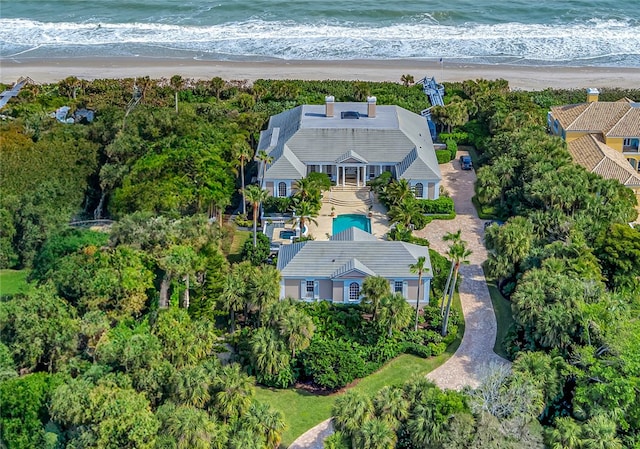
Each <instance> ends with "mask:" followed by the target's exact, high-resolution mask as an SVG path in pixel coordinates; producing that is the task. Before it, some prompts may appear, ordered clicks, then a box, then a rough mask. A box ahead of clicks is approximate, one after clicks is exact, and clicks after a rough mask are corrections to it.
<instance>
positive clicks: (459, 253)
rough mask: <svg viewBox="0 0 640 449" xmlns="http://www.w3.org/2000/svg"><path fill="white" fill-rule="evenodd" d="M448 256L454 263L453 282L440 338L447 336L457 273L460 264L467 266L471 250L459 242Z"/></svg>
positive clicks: (452, 247)
mask: <svg viewBox="0 0 640 449" xmlns="http://www.w3.org/2000/svg"><path fill="white" fill-rule="evenodd" d="M450 255H451V257H452V259H453V261H454V262H455V266H454V268H453V282H452V283H451V285H450V286H449V299H448V301H447V308H446V310H445V312H444V320H443V321H442V336H445V335H447V326H448V324H449V313H450V312H451V303H452V302H453V292H454V291H455V289H456V282H458V272H459V270H460V265H461V264H469V256H470V255H471V250H469V249H467V242H465V241H464V240H461V241H459V242H457V243H454V244H453V245H451V250H450Z"/></svg>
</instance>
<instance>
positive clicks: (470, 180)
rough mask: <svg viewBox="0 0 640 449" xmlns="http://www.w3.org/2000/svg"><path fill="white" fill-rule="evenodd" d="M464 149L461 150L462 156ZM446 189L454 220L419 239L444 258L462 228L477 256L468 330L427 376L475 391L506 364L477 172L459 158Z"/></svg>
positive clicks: (467, 290)
mask: <svg viewBox="0 0 640 449" xmlns="http://www.w3.org/2000/svg"><path fill="white" fill-rule="evenodd" d="M462 154H467V153H466V152H464V151H459V152H458V158H459V157H460V155H462ZM440 170H441V172H442V185H443V186H444V188H445V189H446V190H447V191H448V192H449V194H450V195H451V197H452V198H453V200H454V202H455V207H456V218H455V219H454V220H435V221H432V222H431V223H429V224H428V225H427V226H426V227H425V228H424V229H422V230H420V231H416V233H415V234H416V235H418V236H420V237H424V238H426V239H428V240H429V242H430V243H431V248H433V249H435V250H436V251H438V252H439V253H441V254H445V253H446V251H447V250H448V248H449V243H448V242H445V241H444V240H442V237H443V236H444V235H445V234H446V233H447V232H456V231H457V230H458V229H461V230H462V239H463V240H465V241H466V242H467V243H468V247H469V249H471V251H473V254H471V256H470V257H469V262H470V264H469V265H462V266H461V267H460V277H461V282H460V289H459V292H460V302H461V303H462V312H463V313H464V320H465V332H464V337H463V338H462V343H460V347H458V350H457V351H456V353H455V354H454V355H453V356H452V357H451V358H450V359H449V360H447V361H446V362H445V363H444V364H443V365H441V366H440V367H439V368H437V369H435V370H433V371H431V372H430V373H429V374H428V375H427V377H428V378H429V379H431V380H432V381H434V382H435V383H436V385H438V386H439V387H440V388H448V389H455V390H459V389H461V388H463V387H465V386H470V387H477V386H478V385H479V384H480V382H481V381H482V374H483V372H484V369H485V367H486V366H487V365H488V364H491V363H493V364H508V363H510V362H508V361H507V360H505V359H503V358H502V357H500V356H499V355H497V354H496V353H495V352H493V345H494V343H495V340H496V332H497V325H496V317H495V314H494V313H493V306H492V305H491V297H490V296H489V289H488V288H487V282H486V280H485V277H484V271H483V270H482V263H483V262H484V261H485V260H486V259H487V250H486V249H485V247H484V243H483V239H484V220H480V219H479V218H478V215H477V213H476V209H475V207H473V203H472V202H471V198H472V197H473V195H474V183H475V180H476V174H475V171H474V170H461V169H460V160H459V159H456V160H454V161H451V162H450V163H449V164H444V165H441V166H440ZM332 433H333V426H332V425H331V420H326V421H323V422H322V423H320V424H318V425H317V426H316V427H314V428H312V429H309V430H308V431H307V432H305V433H304V434H303V435H302V436H301V437H299V438H298V439H297V440H296V441H294V442H293V444H292V445H291V446H289V449H322V448H323V441H324V439H325V438H326V437H328V436H329V435H331V434H332Z"/></svg>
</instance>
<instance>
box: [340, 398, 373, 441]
mask: <svg viewBox="0 0 640 449" xmlns="http://www.w3.org/2000/svg"><path fill="white" fill-rule="evenodd" d="M371 418H373V404H372V403H371V399H369V397H368V396H365V395H364V394H362V393H359V392H357V391H355V390H349V391H347V392H346V393H345V394H344V395H342V396H340V397H339V398H337V399H336V402H335V403H334V405H333V422H334V424H335V426H336V428H337V429H338V430H341V431H343V432H344V433H345V434H347V436H349V437H350V438H351V441H352V446H353V447H356V445H355V441H356V438H357V435H358V432H359V431H360V429H361V428H362V425H363V424H364V423H365V422H367V421H368V420H370V419H371Z"/></svg>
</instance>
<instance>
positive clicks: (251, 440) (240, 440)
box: [228, 427, 266, 449]
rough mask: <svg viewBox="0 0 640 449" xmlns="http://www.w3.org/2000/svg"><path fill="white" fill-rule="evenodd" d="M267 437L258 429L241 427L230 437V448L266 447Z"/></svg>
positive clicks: (262, 448)
mask: <svg viewBox="0 0 640 449" xmlns="http://www.w3.org/2000/svg"><path fill="white" fill-rule="evenodd" d="M265 443H266V441H265V437H264V435H262V434H260V433H259V432H258V431H257V430H253V429H249V428H246V427H241V428H240V429H239V430H238V431H236V432H234V433H233V435H232V436H231V438H229V446H228V449H264V447H265Z"/></svg>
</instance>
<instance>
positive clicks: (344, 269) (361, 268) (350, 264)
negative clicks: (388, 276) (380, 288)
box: [331, 258, 375, 279]
mask: <svg viewBox="0 0 640 449" xmlns="http://www.w3.org/2000/svg"><path fill="white" fill-rule="evenodd" d="M354 270H355V271H358V272H359V273H362V274H364V275H365V276H375V273H374V272H373V271H371V270H370V269H369V267H367V266H366V265H365V264H363V263H362V262H360V261H359V260H358V259H355V258H354V259H350V260H349V261H347V263H345V264H344V265H342V266H341V267H340V268H338V269H337V270H336V271H334V272H333V274H332V275H331V279H335V278H339V277H340V276H342V275H345V274H350V273H351V272H352V271H354Z"/></svg>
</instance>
